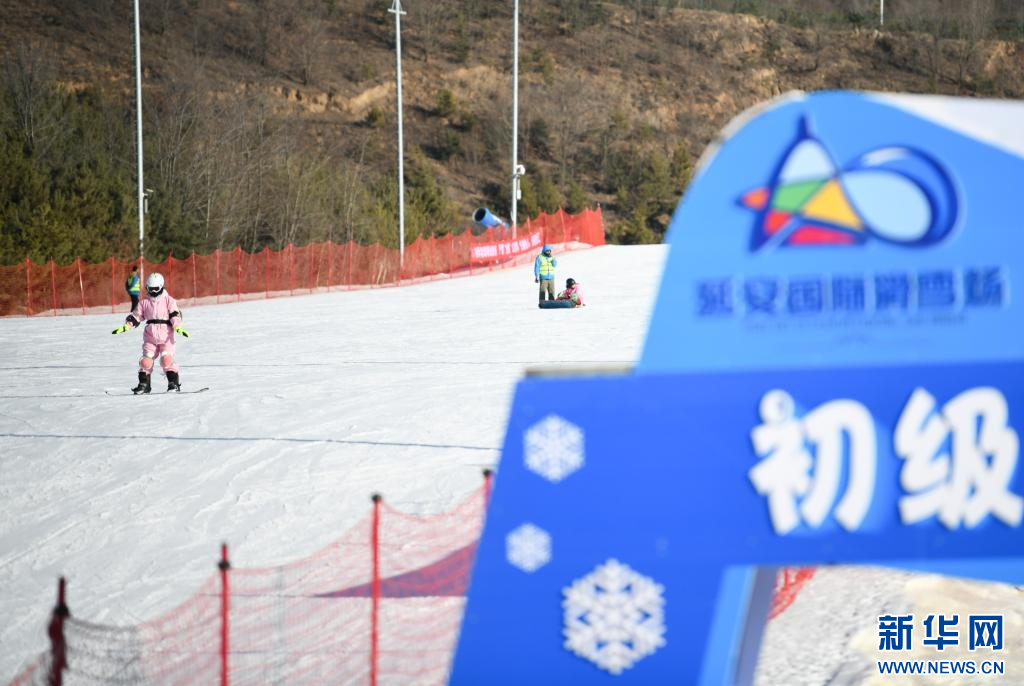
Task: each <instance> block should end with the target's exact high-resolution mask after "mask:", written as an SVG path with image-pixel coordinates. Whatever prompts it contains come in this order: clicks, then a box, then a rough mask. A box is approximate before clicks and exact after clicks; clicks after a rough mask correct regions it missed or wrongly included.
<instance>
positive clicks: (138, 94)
mask: <svg viewBox="0 0 1024 686" xmlns="http://www.w3.org/2000/svg"><path fill="white" fill-rule="evenodd" d="M135 135H136V148H137V150H138V154H139V159H138V183H139V188H138V201H139V278H143V277H144V276H145V273H144V272H143V270H144V269H145V268H144V267H143V266H142V259H143V257H144V255H145V251H144V249H143V241H144V240H145V237H146V198H145V196H144V189H143V178H142V45H141V43H140V42H139V0H135Z"/></svg>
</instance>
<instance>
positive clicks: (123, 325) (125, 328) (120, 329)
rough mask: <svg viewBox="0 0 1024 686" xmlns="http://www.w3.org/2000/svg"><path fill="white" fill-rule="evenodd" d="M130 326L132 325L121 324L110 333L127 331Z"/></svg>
mask: <svg viewBox="0 0 1024 686" xmlns="http://www.w3.org/2000/svg"><path fill="white" fill-rule="evenodd" d="M131 328H132V327H131V326H129V325H128V324H122V325H121V326H119V327H117V328H116V329H114V330H113V331H111V332H110V333H113V334H118V333H124V332H125V331H128V330H130V329H131Z"/></svg>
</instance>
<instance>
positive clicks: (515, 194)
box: [512, 0, 520, 238]
mask: <svg viewBox="0 0 1024 686" xmlns="http://www.w3.org/2000/svg"><path fill="white" fill-rule="evenodd" d="M518 167H519V0H515V2H514V5H513V10H512V238H516V232H517V227H516V209H517V206H518V204H519V176H520V174H519V170H518Z"/></svg>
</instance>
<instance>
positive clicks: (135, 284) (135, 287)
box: [124, 264, 142, 311]
mask: <svg viewBox="0 0 1024 686" xmlns="http://www.w3.org/2000/svg"><path fill="white" fill-rule="evenodd" d="M141 287H142V281H141V280H140V279H139V265H137V264H133V265H132V271H131V273H130V274H129V275H128V278H127V279H125V282H124V289H125V290H126V291H128V297H129V298H131V299H132V311H134V310H135V308H136V307H137V306H138V304H139V291H140V290H141Z"/></svg>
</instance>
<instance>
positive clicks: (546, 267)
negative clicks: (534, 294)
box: [533, 245, 558, 302]
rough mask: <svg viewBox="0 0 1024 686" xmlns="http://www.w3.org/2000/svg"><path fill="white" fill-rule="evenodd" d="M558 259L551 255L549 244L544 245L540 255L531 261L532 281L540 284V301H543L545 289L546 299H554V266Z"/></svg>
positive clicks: (556, 264)
mask: <svg viewBox="0 0 1024 686" xmlns="http://www.w3.org/2000/svg"><path fill="white" fill-rule="evenodd" d="M557 266H558V260H556V259H555V258H554V257H552V256H551V246H550V245H545V246H544V249H543V250H541V253H540V255H537V259H535V260H534V261H533V282H534V283H539V284H540V301H541V302H544V293H545V291H547V296H548V297H547V299H548V300H554V299H555V267H557Z"/></svg>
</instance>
